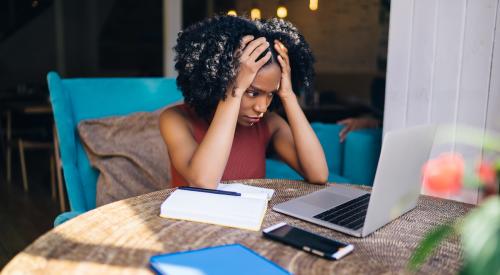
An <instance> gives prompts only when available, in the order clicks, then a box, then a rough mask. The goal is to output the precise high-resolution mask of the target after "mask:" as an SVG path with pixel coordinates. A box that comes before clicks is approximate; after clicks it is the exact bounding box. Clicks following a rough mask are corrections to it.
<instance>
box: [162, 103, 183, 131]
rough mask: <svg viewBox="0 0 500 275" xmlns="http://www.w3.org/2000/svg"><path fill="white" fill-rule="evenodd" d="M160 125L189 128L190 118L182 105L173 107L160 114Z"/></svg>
mask: <svg viewBox="0 0 500 275" xmlns="http://www.w3.org/2000/svg"><path fill="white" fill-rule="evenodd" d="M160 124H161V125H162V126H173V127H176V126H180V125H184V126H189V125H190V123H189V117H188V113H187V111H186V109H185V108H184V107H183V106H182V105H173V106H171V107H168V108H166V109H165V110H163V111H162V112H161V114H160Z"/></svg>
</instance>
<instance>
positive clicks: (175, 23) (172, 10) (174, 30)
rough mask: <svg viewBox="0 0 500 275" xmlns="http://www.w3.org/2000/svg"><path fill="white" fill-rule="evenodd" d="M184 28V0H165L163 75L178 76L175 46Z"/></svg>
mask: <svg viewBox="0 0 500 275" xmlns="http://www.w3.org/2000/svg"><path fill="white" fill-rule="evenodd" d="M181 29H182V0H163V75H164V76H165V77H176V76H177V72H176V71H175V68H174V57H175V54H174V50H173V47H174V46H175V43H176V41H177V34H178V33H179V31H181Z"/></svg>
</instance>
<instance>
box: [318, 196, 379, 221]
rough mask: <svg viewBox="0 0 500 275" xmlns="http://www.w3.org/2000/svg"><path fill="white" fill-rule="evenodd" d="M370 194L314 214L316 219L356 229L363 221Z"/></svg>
mask: <svg viewBox="0 0 500 275" xmlns="http://www.w3.org/2000/svg"><path fill="white" fill-rule="evenodd" d="M369 201H370V194H366V195H363V196H361V197H359V198H355V199H353V200H350V201H348V202H346V203H344V204H341V205H339V206H335V207H334V208H332V209H329V210H326V211H325V212H322V213H319V214H318V215H316V216H314V218H316V219H320V220H323V221H327V222H330V223H333V224H336V225H340V226H343V227H347V228H349V229H352V230H358V229H359V228H361V227H362V226H363V224H364V222H365V217H366V211H367V210H368V202H369Z"/></svg>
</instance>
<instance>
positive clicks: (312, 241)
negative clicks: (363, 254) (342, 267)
mask: <svg viewBox="0 0 500 275" xmlns="http://www.w3.org/2000/svg"><path fill="white" fill-rule="evenodd" d="M262 234H263V235H264V237H266V238H269V239H272V240H276V241H279V242H282V243H284V244H288V245H291V246H293V247H295V248H298V249H302V250H304V251H306V252H309V253H312V254H315V255H318V256H320V257H323V258H326V259H330V260H339V259H341V258H342V257H344V256H345V255H347V254H349V253H350V252H351V251H352V250H353V249H354V246H353V245H352V244H347V243H343V242H339V241H336V240H333V239H329V238H326V237H323V236H321V235H318V234H316V233H312V232H309V231H306V230H304V229H301V228H298V227H295V226H291V225H289V224H287V223H284V222H282V223H278V224H275V225H273V226H270V227H268V228H266V229H264V230H262Z"/></svg>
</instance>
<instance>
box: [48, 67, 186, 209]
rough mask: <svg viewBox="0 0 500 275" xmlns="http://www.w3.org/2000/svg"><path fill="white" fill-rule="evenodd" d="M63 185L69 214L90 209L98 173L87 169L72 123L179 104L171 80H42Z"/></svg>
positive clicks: (51, 74) (51, 76)
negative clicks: (54, 134)
mask: <svg viewBox="0 0 500 275" xmlns="http://www.w3.org/2000/svg"><path fill="white" fill-rule="evenodd" d="M47 80H48V85H49V90H50V101H51V103H52V109H53V112H54V119H55V124H56V129H57V134H58V140H59V146H60V147H59V148H60V153H61V161H62V167H63V172H64V180H65V181H66V188H67V192H68V198H69V202H70V206H71V210H72V211H88V210H90V209H93V208H95V195H96V183H97V177H98V175H99V173H98V171H97V170H96V169H94V168H92V167H91V166H90V163H89V160H88V157H87V154H86V153H85V151H84V149H83V146H82V143H81V141H80V137H79V135H78V132H77V126H78V123H79V122H80V121H82V120H85V119H92V118H103V117H109V116H116V115H126V114H130V113H133V112H140V111H154V110H156V109H159V108H161V107H163V106H165V105H168V104H171V103H173V102H176V101H179V100H182V93H181V92H180V91H179V90H178V89H177V86H176V84H175V79H171V78H160V77H156V78H74V79H61V78H60V77H59V75H58V74H57V73H55V72H49V74H48V75H47Z"/></svg>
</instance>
